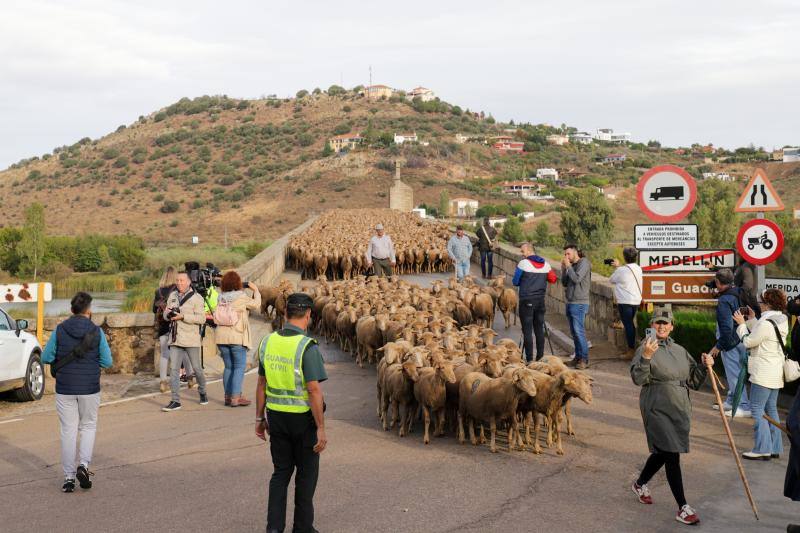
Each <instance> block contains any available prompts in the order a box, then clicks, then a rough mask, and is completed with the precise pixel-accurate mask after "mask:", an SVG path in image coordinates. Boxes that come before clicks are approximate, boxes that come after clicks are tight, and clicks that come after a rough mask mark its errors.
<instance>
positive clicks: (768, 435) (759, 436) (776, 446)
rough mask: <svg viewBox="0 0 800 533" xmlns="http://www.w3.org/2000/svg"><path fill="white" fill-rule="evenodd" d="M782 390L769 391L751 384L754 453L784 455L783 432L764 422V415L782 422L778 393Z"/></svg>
mask: <svg viewBox="0 0 800 533" xmlns="http://www.w3.org/2000/svg"><path fill="white" fill-rule="evenodd" d="M779 392H780V389H768V388H767V387H762V386H761V385H758V384H756V383H751V384H750V411H751V412H752V413H753V436H754V438H755V446H753V452H754V453H770V454H771V453H777V454H780V453H783V438H782V436H781V430H780V429H778V428H776V427H775V426H773V425H772V424H770V423H769V422H767V421H766V420H764V416H763V415H764V413H765V412H766V413H767V415H769V416H770V417H772V418H773V419H775V420H776V421H778V422H780V418H778V393H779Z"/></svg>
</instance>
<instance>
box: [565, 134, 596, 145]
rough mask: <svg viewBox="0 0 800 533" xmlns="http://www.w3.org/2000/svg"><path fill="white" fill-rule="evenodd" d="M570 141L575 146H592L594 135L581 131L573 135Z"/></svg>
mask: <svg viewBox="0 0 800 533" xmlns="http://www.w3.org/2000/svg"><path fill="white" fill-rule="evenodd" d="M569 140H570V142H573V143H575V144H592V135H591V134H590V133H587V132H585V131H579V132H577V133H573V134H571V135H570V136H569Z"/></svg>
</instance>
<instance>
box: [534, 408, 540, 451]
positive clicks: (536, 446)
mask: <svg viewBox="0 0 800 533" xmlns="http://www.w3.org/2000/svg"><path fill="white" fill-rule="evenodd" d="M539 426H540V422H539V415H538V414H536V415H534V417H533V453H536V454H539V453H542V447H541V446H540V445H539Z"/></svg>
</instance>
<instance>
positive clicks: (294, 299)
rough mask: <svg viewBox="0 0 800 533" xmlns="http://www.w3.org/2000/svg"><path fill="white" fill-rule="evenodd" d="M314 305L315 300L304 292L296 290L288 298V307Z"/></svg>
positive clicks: (301, 307)
mask: <svg viewBox="0 0 800 533" xmlns="http://www.w3.org/2000/svg"><path fill="white" fill-rule="evenodd" d="M313 306H314V300H313V299H312V298H311V296H309V295H308V294H306V293H304V292H295V293H292V294H290V295H289V297H288V298H287V299H286V307H293V308H295V309H311V308H312V307H313Z"/></svg>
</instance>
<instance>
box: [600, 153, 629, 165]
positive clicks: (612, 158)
mask: <svg viewBox="0 0 800 533" xmlns="http://www.w3.org/2000/svg"><path fill="white" fill-rule="evenodd" d="M626 159H627V156H626V155H625V154H608V155H607V156H605V157H603V163H604V164H611V165H615V164H622V163H623V162H624V161H625V160H626Z"/></svg>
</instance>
